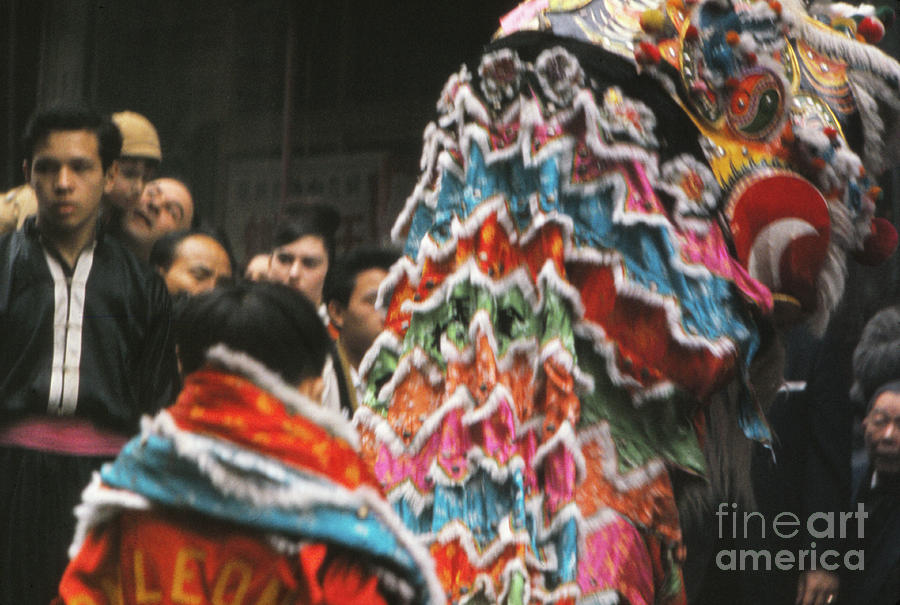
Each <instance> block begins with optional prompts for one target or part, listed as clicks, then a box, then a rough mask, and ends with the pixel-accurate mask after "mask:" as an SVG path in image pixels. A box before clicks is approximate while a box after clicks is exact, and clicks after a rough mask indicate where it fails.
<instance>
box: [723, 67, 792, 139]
mask: <svg viewBox="0 0 900 605" xmlns="http://www.w3.org/2000/svg"><path fill="white" fill-rule="evenodd" d="M783 115H784V94H783V89H782V85H781V81H780V80H779V79H778V78H777V77H776V76H775V75H774V74H771V73H769V72H761V73H754V74H751V75H749V76H746V77H744V78H743V79H742V80H740V82H739V83H738V85H737V86H736V87H735V89H734V90H733V91H732V93H731V98H730V101H729V104H728V109H727V111H726V117H727V120H728V123H729V125H730V126H731V128H732V129H733V130H734V131H735V132H737V133H738V134H739V135H741V136H743V137H745V138H748V139H752V140H764V139H767V138H769V137H770V136H771V135H772V133H774V132H775V131H776V129H777V127H778V125H779V123H780V122H781V118H782V116H783Z"/></svg>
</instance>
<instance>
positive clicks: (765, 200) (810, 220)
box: [727, 171, 831, 312]
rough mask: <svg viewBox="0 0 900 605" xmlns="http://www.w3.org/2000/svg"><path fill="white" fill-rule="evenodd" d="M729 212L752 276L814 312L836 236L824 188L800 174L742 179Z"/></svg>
mask: <svg viewBox="0 0 900 605" xmlns="http://www.w3.org/2000/svg"><path fill="white" fill-rule="evenodd" d="M727 214H728V216H729V221H730V227H731V233H732V236H733V239H734V246H735V251H736V253H737V257H738V260H739V261H740V262H741V264H743V265H744V267H745V268H746V269H747V270H748V271H749V272H750V275H751V276H752V277H753V278H754V279H756V280H758V281H759V282H761V283H762V284H764V285H765V286H766V287H768V288H769V289H770V290H771V291H772V294H773V295H775V296H776V297H781V298H782V299H784V297H789V299H790V300H792V302H794V301H795V304H798V305H799V307H800V309H801V310H802V311H804V312H812V311H813V310H814V309H815V306H816V281H817V279H818V277H819V274H820V273H821V271H822V267H823V265H824V264H825V260H826V257H827V254H828V244H829V241H830V239H831V221H830V218H829V215H828V204H827V202H826V201H825V198H824V197H823V196H822V193H821V192H820V191H819V190H818V189H817V188H816V187H815V186H814V185H813V184H812V183H810V182H809V181H807V180H806V179H804V178H802V177H801V176H799V175H797V174H794V173H790V172H787V171H772V172H769V173H766V174H765V175H754V176H750V177H745V178H744V179H743V180H741V181H739V182H738V183H737V185H736V186H735V188H734V189H733V192H732V194H731V197H730V199H729V203H728V206H727Z"/></svg>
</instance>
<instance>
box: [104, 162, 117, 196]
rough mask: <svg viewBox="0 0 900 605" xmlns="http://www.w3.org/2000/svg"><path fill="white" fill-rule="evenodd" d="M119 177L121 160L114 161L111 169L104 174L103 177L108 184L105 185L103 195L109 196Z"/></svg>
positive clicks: (110, 166)
mask: <svg viewBox="0 0 900 605" xmlns="http://www.w3.org/2000/svg"><path fill="white" fill-rule="evenodd" d="M118 175H119V160H113V163H112V164H110V165H109V168H107V169H106V172H104V174H103V177H104V178H105V179H106V182H105V183H104V184H103V193H106V194H109V193H110V192H111V191H112V190H113V183H115V182H116V177H117V176H118Z"/></svg>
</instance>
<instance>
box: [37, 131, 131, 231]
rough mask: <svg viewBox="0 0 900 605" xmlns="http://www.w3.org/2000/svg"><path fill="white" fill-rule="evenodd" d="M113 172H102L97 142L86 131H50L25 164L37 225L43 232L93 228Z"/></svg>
mask: <svg viewBox="0 0 900 605" xmlns="http://www.w3.org/2000/svg"><path fill="white" fill-rule="evenodd" d="M114 173H115V169H110V170H107V171H104V170H103V164H102V161H101V159H100V143H99V141H98V139H97V135H96V134H94V133H93V132H91V131H89V130H54V131H51V132H50V134H48V135H47V136H46V137H45V138H44V139H43V140H41V141H39V142H38V143H37V144H36V145H35V147H34V152H33V153H32V157H31V161H30V162H26V164H25V177H26V178H27V179H28V181H29V183H30V184H31V186H32V188H33V189H34V193H35V196H36V197H37V202H38V224H39V225H40V227H41V228H42V229H43V230H45V231H46V232H47V233H51V234H52V233H58V234H65V235H73V234H76V233H78V232H80V231H82V230H84V229H93V228H94V222H95V221H96V220H97V216H98V214H99V212H100V200H101V198H102V196H103V193H104V192H106V191H108V190H109V188H110V187H111V184H112V179H113V176H114Z"/></svg>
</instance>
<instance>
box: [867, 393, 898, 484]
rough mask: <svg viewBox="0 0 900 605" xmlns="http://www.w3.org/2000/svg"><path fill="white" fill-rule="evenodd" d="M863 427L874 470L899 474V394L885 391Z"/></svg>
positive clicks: (876, 401) (873, 406)
mask: <svg viewBox="0 0 900 605" xmlns="http://www.w3.org/2000/svg"><path fill="white" fill-rule="evenodd" d="M863 427H864V428H865V436H866V449H867V450H868V451H869V459H870V460H871V461H872V465H873V466H874V467H875V470H876V471H878V472H879V473H883V474H891V475H892V474H898V473H900V393H893V392H890V391H886V392H884V393H882V394H881V395H879V396H878V399H876V400H875V403H874V404H873V405H872V409H871V411H870V412H869V413H868V414H867V415H866V418H865V420H863Z"/></svg>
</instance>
